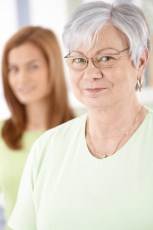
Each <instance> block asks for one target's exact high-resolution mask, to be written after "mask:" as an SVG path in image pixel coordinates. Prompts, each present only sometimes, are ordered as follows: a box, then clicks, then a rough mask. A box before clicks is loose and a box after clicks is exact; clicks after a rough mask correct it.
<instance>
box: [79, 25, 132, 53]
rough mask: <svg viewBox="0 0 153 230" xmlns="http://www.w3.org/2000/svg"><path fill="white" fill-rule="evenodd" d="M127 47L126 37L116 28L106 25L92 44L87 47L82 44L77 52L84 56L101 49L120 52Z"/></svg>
mask: <svg viewBox="0 0 153 230" xmlns="http://www.w3.org/2000/svg"><path fill="white" fill-rule="evenodd" d="M126 47H128V39H127V37H126V36H125V35H124V34H123V33H122V32H121V31H120V30H118V29H117V28H116V27H114V26H113V25H111V24H106V25H104V26H103V28H102V29H101V30H100V31H99V32H98V33H97V34H96V35H95V36H94V38H93V40H92V42H90V43H89V44H88V45H86V44H82V45H80V46H79V47H78V48H77V50H79V51H81V52H82V53H84V54H86V55H94V54H95V53H96V52H97V51H98V50H101V49H116V50H122V49H125V48H126Z"/></svg>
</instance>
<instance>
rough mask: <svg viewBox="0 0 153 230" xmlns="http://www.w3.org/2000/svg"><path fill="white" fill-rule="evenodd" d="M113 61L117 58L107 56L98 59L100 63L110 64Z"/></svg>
mask: <svg viewBox="0 0 153 230" xmlns="http://www.w3.org/2000/svg"><path fill="white" fill-rule="evenodd" d="M112 60H116V58H115V56H110V55H105V56H101V57H97V61H98V62H110V61H112Z"/></svg>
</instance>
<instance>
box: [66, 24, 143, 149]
mask: <svg viewBox="0 0 153 230" xmlns="http://www.w3.org/2000/svg"><path fill="white" fill-rule="evenodd" d="M127 47H128V41H127V38H126V37H125V35H124V34H123V33H122V32H120V31H119V30H117V29H116V28H115V27H114V26H113V25H111V24H106V25H105V26H104V27H103V28H102V30H101V31H100V32H99V36H98V39H97V40H96V42H95V43H94V45H93V46H91V47H90V48H89V47H85V46H80V47H79V48H78V50H77V51H79V52H82V53H83V54H84V55H85V56H86V57H88V58H91V57H93V56H94V55H95V54H96V53H97V51H98V50H101V49H106V48H114V49H116V50H123V49H125V48H127ZM75 50H76V49H75ZM146 62H147V55H146V53H143V54H142V56H141V58H140V60H139V63H138V64H137V66H136V67H135V66H134V65H133V64H132V62H131V59H130V56H129V55H128V53H127V55H124V56H123V57H121V58H120V59H119V61H118V62H117V64H116V65H115V66H113V67H112V68H108V69H98V68H96V67H95V66H94V65H93V64H92V62H91V61H90V62H89V64H88V67H87V68H86V69H85V70H83V71H80V72H79V71H75V70H72V69H70V76H71V84H72V87H73V90H74V93H75V95H76V97H77V98H78V100H79V101H81V102H82V103H83V104H84V105H85V106H86V107H87V109H88V112H89V113H88V121H87V133H88V134H90V140H91V139H92V143H94V146H95V149H97V151H99V152H100V151H101V149H103V150H104V152H105V153H111V152H113V151H114V149H115V148H116V145H117V144H118V142H120V139H121V138H122V136H123V133H124V132H125V131H127V130H129V129H130V127H131V126H134V125H133V122H134V120H135V119H136V115H137V114H138V112H139V110H140V107H141V105H140V103H139V102H138V100H137V97H136V91H135V86H136V82H137V79H139V78H140V77H141V76H142V74H143V71H144V67H145V65H146ZM138 115H139V122H138V124H137V125H139V124H140V123H141V122H142V120H143V119H144V111H143V112H141V113H140V114H138ZM137 119H138V118H137ZM135 128H136V127H135ZM131 135H132V134H131ZM128 138H129V136H128ZM126 141H127V140H126V139H125V140H124V141H123V142H124V143H125V142H126ZM124 143H122V142H121V145H123V144H124Z"/></svg>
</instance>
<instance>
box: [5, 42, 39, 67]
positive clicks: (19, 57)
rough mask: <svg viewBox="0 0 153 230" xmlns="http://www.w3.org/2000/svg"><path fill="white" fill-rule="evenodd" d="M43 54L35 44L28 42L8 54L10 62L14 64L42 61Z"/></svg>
mask: <svg viewBox="0 0 153 230" xmlns="http://www.w3.org/2000/svg"><path fill="white" fill-rule="evenodd" d="M42 58H43V53H42V51H41V50H40V49H39V48H38V47H37V46H35V45H34V44H32V43H30V42H28V43H24V44H21V45H19V46H17V47H15V48H13V49H12V50H10V52H9V54H8V62H13V63H22V62H28V61H30V60H31V59H36V60H37V59H42Z"/></svg>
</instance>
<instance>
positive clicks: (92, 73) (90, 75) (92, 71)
mask: <svg viewBox="0 0 153 230" xmlns="http://www.w3.org/2000/svg"><path fill="white" fill-rule="evenodd" d="M84 77H85V78H86V79H94V80H97V79H100V78H103V74H102V71H101V70H100V69H99V68H97V67H96V66H95V65H94V63H93V60H92V59H90V61H89V62H88V66H87V68H86V69H85V71H84Z"/></svg>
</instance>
